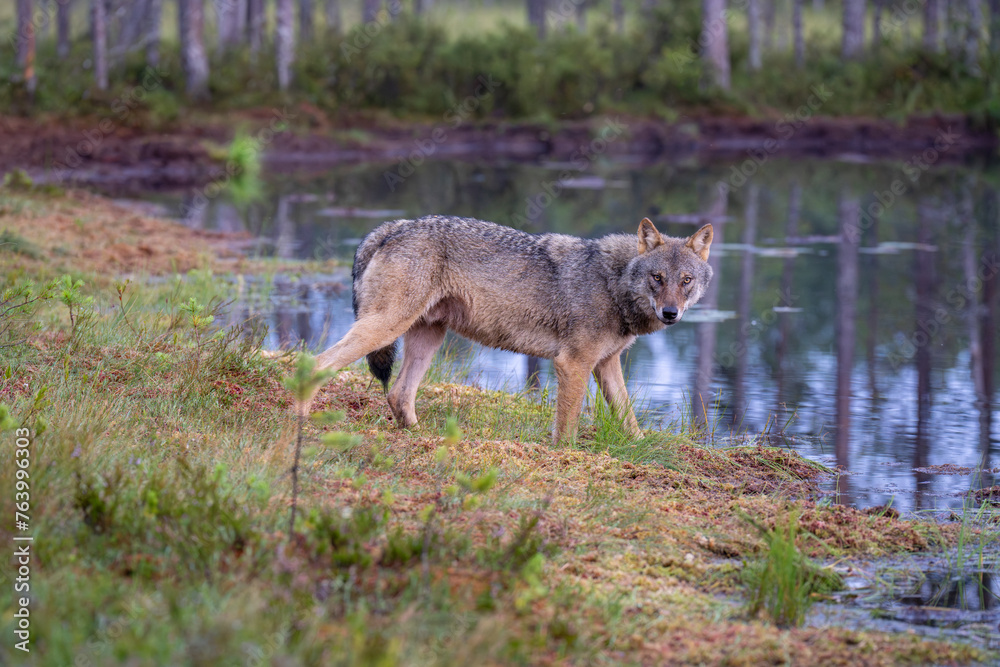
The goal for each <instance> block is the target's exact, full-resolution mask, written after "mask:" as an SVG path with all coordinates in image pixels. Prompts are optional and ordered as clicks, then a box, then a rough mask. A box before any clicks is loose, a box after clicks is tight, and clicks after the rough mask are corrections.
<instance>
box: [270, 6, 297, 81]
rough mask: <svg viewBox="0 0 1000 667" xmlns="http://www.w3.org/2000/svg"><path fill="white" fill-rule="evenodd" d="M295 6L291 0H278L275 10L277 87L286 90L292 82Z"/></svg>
mask: <svg viewBox="0 0 1000 667" xmlns="http://www.w3.org/2000/svg"><path fill="white" fill-rule="evenodd" d="M294 13H295V7H294V6H293V4H292V0H278V5H277V8H276V10H275V19H276V21H277V24H276V25H275V29H274V50H275V56H276V58H277V61H278V62H277V64H278V89H279V90H281V91H286V90H288V86H289V85H290V84H291V82H292V58H293V56H294V53H295V51H294V49H295V43H294V40H295V25H294V16H293V14H294Z"/></svg>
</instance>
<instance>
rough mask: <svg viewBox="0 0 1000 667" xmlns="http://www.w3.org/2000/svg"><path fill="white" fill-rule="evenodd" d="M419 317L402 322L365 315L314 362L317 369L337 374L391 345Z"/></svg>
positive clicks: (387, 317) (379, 316) (385, 315)
mask: <svg viewBox="0 0 1000 667" xmlns="http://www.w3.org/2000/svg"><path fill="white" fill-rule="evenodd" d="M419 317H420V315H419V313H418V314H417V315H414V316H413V317H408V318H405V319H402V318H399V317H395V316H391V315H387V314H384V313H373V314H371V315H365V316H363V317H361V318H360V319H359V320H357V321H356V322H355V323H354V324H353V325H352V326H351V328H350V330H348V332H347V333H346V334H344V337H343V338H341V339H340V340H339V341H338V342H337V343H336V344H335V345H333V346H331V347H329V348H327V350H326V351H325V352H323V353H322V354H320V355H319V356H318V357H317V358H316V365H317V367H318V368H321V369H322V368H331V369H333V370H335V371H339V370H340V369H341V368H343V367H344V366H347V365H349V364H352V363H354V362H355V361H357V360H358V359H360V358H361V357H363V356H365V355H366V354H368V353H369V352H374V351H375V350H378V349H380V348H383V347H385V346H386V345H391V344H392V343H393V341H395V340H396V339H397V338H399V337H400V336H402V335H403V334H404V333H406V330H407V329H409V328H410V327H411V326H412V325H413V323H414V322H415V321H416V320H417V318H419Z"/></svg>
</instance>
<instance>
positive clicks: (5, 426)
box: [0, 403, 17, 431]
mask: <svg viewBox="0 0 1000 667" xmlns="http://www.w3.org/2000/svg"><path fill="white" fill-rule="evenodd" d="M15 428H17V420H16V419H14V418H13V417H12V416H11V414H10V408H9V407H7V404H6V403H0V431H10V430H13V429H15Z"/></svg>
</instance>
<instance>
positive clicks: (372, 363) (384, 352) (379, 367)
mask: <svg viewBox="0 0 1000 667" xmlns="http://www.w3.org/2000/svg"><path fill="white" fill-rule="evenodd" d="M367 358H368V370H370V371H371V372H372V375H374V376H375V379H376V380H378V381H379V382H381V383H382V388H383V389H385V391H389V377H390V376H391V375H392V364H393V363H394V362H395V361H396V341H393V342H392V344H391V345H386V346H385V347H383V348H380V349H378V350H375V351H374V352H371V353H370V354H369V355H368V357H367Z"/></svg>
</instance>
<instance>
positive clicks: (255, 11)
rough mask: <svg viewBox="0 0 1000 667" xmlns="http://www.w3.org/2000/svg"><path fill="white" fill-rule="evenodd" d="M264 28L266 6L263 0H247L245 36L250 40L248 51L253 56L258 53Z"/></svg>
mask: <svg viewBox="0 0 1000 667" xmlns="http://www.w3.org/2000/svg"><path fill="white" fill-rule="evenodd" d="M266 28H267V8H266V7H265V5H264V0H247V37H248V38H249V42H250V53H251V54H253V55H254V56H256V55H257V54H258V53H260V47H261V45H262V44H263V42H264V33H265V32H266V31H267V30H266Z"/></svg>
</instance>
